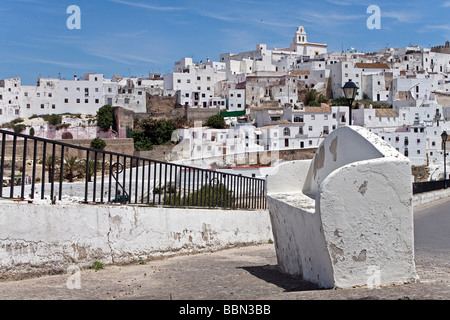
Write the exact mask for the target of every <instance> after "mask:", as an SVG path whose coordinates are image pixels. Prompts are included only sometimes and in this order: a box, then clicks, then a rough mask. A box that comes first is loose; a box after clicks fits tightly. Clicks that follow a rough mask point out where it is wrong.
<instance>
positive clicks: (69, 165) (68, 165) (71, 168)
mask: <svg viewBox="0 0 450 320" xmlns="http://www.w3.org/2000/svg"><path fill="white" fill-rule="evenodd" d="M78 166H79V161H78V158H77V157H69V158H66V159H64V167H65V169H66V172H67V175H66V178H67V179H69V182H73V177H74V172H75V170H77V169H78Z"/></svg>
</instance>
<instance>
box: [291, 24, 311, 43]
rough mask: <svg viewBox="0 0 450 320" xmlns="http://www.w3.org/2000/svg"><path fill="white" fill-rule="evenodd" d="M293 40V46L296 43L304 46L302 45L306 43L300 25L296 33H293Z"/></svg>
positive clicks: (303, 31)
mask: <svg viewBox="0 0 450 320" xmlns="http://www.w3.org/2000/svg"><path fill="white" fill-rule="evenodd" d="M293 40H294V41H293V43H294V44H297V43H301V44H304V43H306V42H308V41H307V40H306V31H305V28H304V27H303V26H302V25H301V26H298V27H297V31H296V32H295V35H294V39H293Z"/></svg>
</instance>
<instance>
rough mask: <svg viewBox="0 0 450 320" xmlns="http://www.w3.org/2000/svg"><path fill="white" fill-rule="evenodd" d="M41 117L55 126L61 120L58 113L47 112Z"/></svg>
mask: <svg viewBox="0 0 450 320" xmlns="http://www.w3.org/2000/svg"><path fill="white" fill-rule="evenodd" d="M43 119H44V120H45V121H47V122H48V123H49V124H51V125H53V126H57V125H58V124H61V122H62V116H61V115H60V114H47V115H45V116H44V117H43Z"/></svg>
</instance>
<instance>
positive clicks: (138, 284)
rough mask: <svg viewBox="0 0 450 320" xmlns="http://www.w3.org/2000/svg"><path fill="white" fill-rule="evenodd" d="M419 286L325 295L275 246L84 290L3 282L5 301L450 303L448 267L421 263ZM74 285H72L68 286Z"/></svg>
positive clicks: (142, 267) (85, 282)
mask: <svg viewBox="0 0 450 320" xmlns="http://www.w3.org/2000/svg"><path fill="white" fill-rule="evenodd" d="M421 261H429V260H428V258H423V259H422V260H421V259H419V261H418V263H417V272H418V274H419V277H420V278H421V280H420V282H418V283H410V284H401V285H390V286H384V287H381V288H378V289H369V288H351V289H337V290H320V289H319V288H317V287H316V286H315V285H313V284H311V283H308V282H305V281H302V280H300V279H297V278H294V277H291V276H288V275H286V274H283V273H282V272H280V270H279V268H278V266H277V263H276V256H275V250H274V245H273V244H265V245H259V246H251V247H240V248H233V249H228V250H222V251H218V252H211V253H201V254H195V255H186V256H178V257H172V258H167V259H164V260H157V261H147V262H146V263H145V264H136V265H126V266H105V268H104V269H102V270H98V271H94V270H82V271H80V273H79V274H76V275H79V278H78V279H79V287H80V288H79V289H77V288H73V289H70V284H72V287H73V284H74V283H76V282H71V281H70V280H72V279H74V278H73V276H74V275H71V274H64V275H55V276H43V277H39V278H35V279H28V280H21V281H8V282H0V298H1V299H4V300H10V299H19V300H35V299H36V300H37V299H38V300H79V299H81V300H110V299H132V300H141V299H142V300H143V299H145V300H170V299H173V300H238V299H239V300H241V299H244V300H259V299H262V300H294V299H306V300H318V299H319V300H347V299H351V300H354V299H384V300H385V299H388V300H398V299H420V300H429V299H433V300H447V299H449V297H450V275H449V270H448V268H446V266H445V265H444V266H442V265H434V266H432V267H430V266H429V265H423V264H421ZM68 280H69V286H68V285H67V284H68Z"/></svg>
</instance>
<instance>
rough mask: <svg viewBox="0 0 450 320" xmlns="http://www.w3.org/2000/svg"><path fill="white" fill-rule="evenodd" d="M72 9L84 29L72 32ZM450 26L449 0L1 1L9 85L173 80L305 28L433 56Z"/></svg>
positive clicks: (1, 68)
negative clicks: (191, 67)
mask: <svg viewBox="0 0 450 320" xmlns="http://www.w3.org/2000/svg"><path fill="white" fill-rule="evenodd" d="M70 5H77V6H79V7H80V9H81V29H80V30H69V29H68V28H67V26H66V21H67V19H68V18H69V16H70V14H67V13H66V11H67V8H68V7H69V6H70ZM370 5H377V6H379V7H380V9H381V29H379V30H376V29H375V30H369V29H368V28H367V27H366V21H367V19H368V18H369V17H370V14H368V13H367V12H366V10H367V8H368V7H369V6H370ZM449 18H450V0H441V1H433V0H431V1H423V0H420V1H419V0H408V1H403V0H398V1H386V0H371V1H365V0H362V1H357V0H317V1H300V0H296V1H291V0H278V1H273V0H261V1H259V0H224V1H217V0H207V1H206V0H205V1H204V0H1V2H0V30H2V32H1V35H0V79H4V78H12V77H21V78H22V83H23V84H27V85H30V84H35V83H36V80H37V78H38V76H39V75H40V76H42V77H48V76H50V77H57V76H58V74H59V73H60V74H61V77H62V78H66V79H71V78H72V77H73V75H74V74H77V75H82V74H84V73H86V72H97V73H103V74H104V75H105V77H108V78H109V77H111V76H112V75H114V74H119V75H122V76H130V75H131V76H147V75H148V73H149V72H159V73H162V74H165V73H167V72H170V71H172V70H173V63H174V62H175V61H176V60H180V59H181V58H183V57H192V58H193V59H194V61H201V60H203V61H205V60H206V58H207V57H210V58H211V59H212V60H217V61H218V60H219V55H220V54H221V53H227V52H236V53H237V52H242V51H249V50H253V49H255V46H256V44H258V43H264V44H267V46H268V48H269V49H272V48H274V47H277V48H283V47H287V46H289V43H290V42H291V41H292V37H293V34H294V32H295V30H296V27H297V25H299V24H303V25H304V26H305V28H306V31H307V32H308V40H309V41H310V42H317V43H326V44H328V51H329V52H331V51H341V50H342V48H344V49H347V48H350V47H354V48H356V49H357V50H358V51H363V52H373V51H378V50H380V49H384V48H385V47H402V46H408V45H420V46H422V47H430V46H436V45H442V44H444V42H445V41H446V40H450V19H449Z"/></svg>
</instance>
